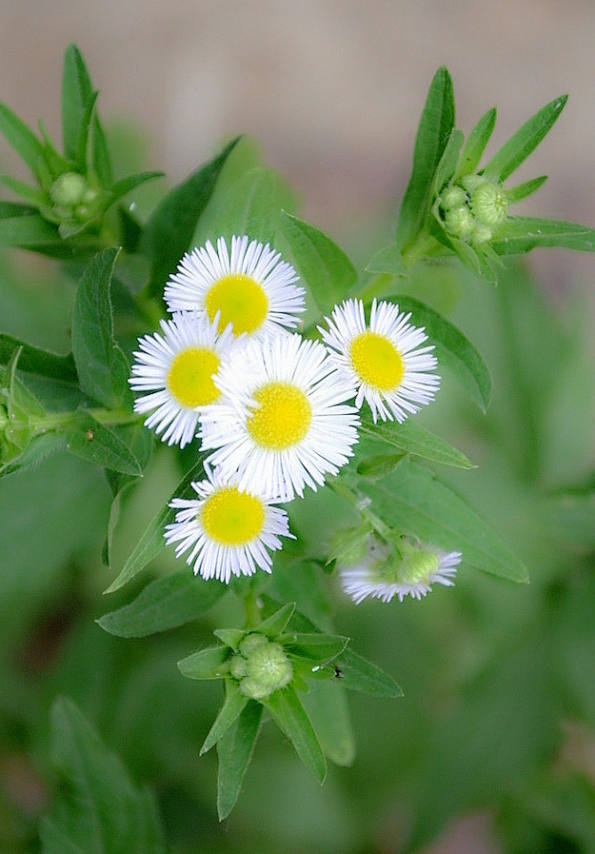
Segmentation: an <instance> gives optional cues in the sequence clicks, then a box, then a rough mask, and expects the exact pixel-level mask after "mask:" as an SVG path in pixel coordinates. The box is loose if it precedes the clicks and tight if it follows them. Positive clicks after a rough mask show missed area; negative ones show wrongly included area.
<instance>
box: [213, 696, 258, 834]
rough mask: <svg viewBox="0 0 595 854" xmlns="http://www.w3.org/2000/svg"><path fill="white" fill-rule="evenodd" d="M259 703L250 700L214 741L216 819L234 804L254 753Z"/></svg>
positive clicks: (222, 815) (226, 812) (223, 815)
mask: <svg viewBox="0 0 595 854" xmlns="http://www.w3.org/2000/svg"><path fill="white" fill-rule="evenodd" d="M261 718H262V706H261V705H260V703H257V702H256V701H255V700H250V702H249V703H248V705H247V706H246V707H245V709H244V711H243V712H242V713H241V715H240V716H239V718H238V719H237V720H236V722H235V723H234V724H233V725H232V726H231V727H230V729H228V730H227V732H226V733H225V735H224V736H223V738H221V739H220V740H219V741H218V742H217V755H218V757H219V770H218V775H217V812H218V814H219V821H223V819H224V818H227V816H228V815H229V814H230V812H231V811H232V809H233V808H234V806H235V804H236V801H237V799H238V796H239V794H240V789H241V787H242V780H243V779H244V774H245V773H246V769H247V768H248V765H249V764H250V760H251V759H252V754H253V753H254V745H255V744H256V739H257V737H258V731H259V729H260V721H261Z"/></svg>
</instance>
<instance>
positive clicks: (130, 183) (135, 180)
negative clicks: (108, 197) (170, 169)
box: [110, 172, 164, 202]
mask: <svg viewBox="0 0 595 854" xmlns="http://www.w3.org/2000/svg"><path fill="white" fill-rule="evenodd" d="M163 174H164V173H163V172H139V174H138V175H128V177H127V178H122V179H121V180H120V181H116V183H115V184H112V186H111V188H110V193H111V194H112V201H114V202H115V201H116V200H117V199H121V198H122V197H123V196H125V195H126V194H127V193H131V192H132V191H133V190H136V188H137V187H140V186H141V185H142V184H146V183H147V181H153V180H154V179H155V178H162V177H163Z"/></svg>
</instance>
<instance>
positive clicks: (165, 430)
mask: <svg viewBox="0 0 595 854" xmlns="http://www.w3.org/2000/svg"><path fill="white" fill-rule="evenodd" d="M161 331H162V333H163V334H162V335H160V334H159V333H158V332H154V333H153V334H152V335H145V336H144V337H143V338H139V342H138V346H139V350H138V351H137V352H136V353H135V354H134V363H133V365H132V376H131V378H130V379H129V383H130V385H131V387H132V388H133V390H134V391H137V392H149V393H148V394H144V395H143V396H142V397H137V399H136V401H135V403H134V410H135V412H142V413H145V412H150V413H152V414H151V415H149V417H148V418H147V420H146V421H145V426H147V427H150V428H152V429H154V430H155V432H156V433H157V435H158V436H159V435H160V436H161V440H162V441H163V442H167V443H168V445H174V444H178V445H180V447H182V448H183V447H184V445H187V444H188V442H190V441H191V440H192V439H193V437H194V434H195V431H196V423H197V421H198V413H199V412H200V410H201V408H202V407H204V406H207V405H209V404H212V403H214V402H215V401H217V400H218V399H219V398H220V396H221V393H220V391H219V389H218V388H217V386H216V385H215V384H214V382H213V376H214V374H215V373H216V372H217V370H218V368H219V366H220V364H221V360H222V358H223V357H224V356H225V355H226V354H227V353H229V352H230V351H231V349H232V348H233V346H234V344H233V337H232V334H231V330H228V329H226V330H225V331H224V333H223V334H222V335H219V334H218V333H217V326H216V325H215V324H214V323H211V322H210V321H209V320H208V318H207V317H204V316H202V317H199V316H198V315H197V314H196V313H195V312H192V313H185V314H182V313H180V314H175V315H174V317H173V319H172V320H162V321H161Z"/></svg>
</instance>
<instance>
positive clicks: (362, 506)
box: [328, 479, 395, 543]
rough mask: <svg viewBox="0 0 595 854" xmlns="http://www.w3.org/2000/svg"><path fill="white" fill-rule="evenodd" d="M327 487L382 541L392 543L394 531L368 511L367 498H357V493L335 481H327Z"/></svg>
mask: <svg viewBox="0 0 595 854" xmlns="http://www.w3.org/2000/svg"><path fill="white" fill-rule="evenodd" d="M328 485H329V486H330V488H331V489H332V490H333V492H334V493H335V494H336V495H339V496H340V497H341V498H343V499H344V500H345V501H346V502H347V503H348V504H350V505H351V507H353V509H354V510H355V511H356V512H357V513H359V515H360V516H361V518H362V519H363V520H364V521H366V522H369V523H370V525H371V526H372V528H373V529H374V530H375V531H376V532H377V533H378V534H380V536H381V537H382V538H383V539H385V540H386V541H387V542H389V543H392V542H393V541H394V538H395V533H394V531H392V530H391V529H390V528H389V527H388V525H386V524H385V523H384V522H383V521H382V519H380V518H379V517H378V516H377V515H376V514H375V513H373V512H372V511H371V510H370V509H369V506H368V505H369V498H367V497H362V496H358V495H357V493H356V492H354V491H353V490H352V489H350V488H349V487H348V486H346V485H345V483H343V482H342V481H340V480H337V479H335V480H329V481H328Z"/></svg>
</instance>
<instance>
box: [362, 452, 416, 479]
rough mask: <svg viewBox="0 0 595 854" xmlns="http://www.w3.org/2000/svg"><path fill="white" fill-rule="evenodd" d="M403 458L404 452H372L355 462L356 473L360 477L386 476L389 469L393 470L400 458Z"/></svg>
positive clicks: (374, 477)
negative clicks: (370, 454)
mask: <svg viewBox="0 0 595 854" xmlns="http://www.w3.org/2000/svg"><path fill="white" fill-rule="evenodd" d="M403 459H405V454H403V453H401V454H374V455H373V456H371V457H364V458H363V459H361V460H360V461H359V463H358V464H357V473H358V474H361V476H362V477H370V478H373V479H376V478H379V477H386V475H387V474H390V473H391V471H394V470H395V469H396V467H397V466H398V465H399V463H400V462H401V460H403Z"/></svg>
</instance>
